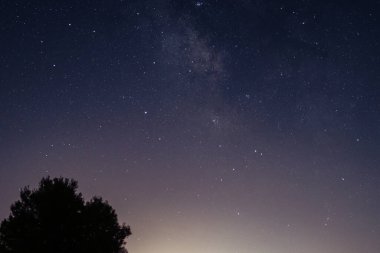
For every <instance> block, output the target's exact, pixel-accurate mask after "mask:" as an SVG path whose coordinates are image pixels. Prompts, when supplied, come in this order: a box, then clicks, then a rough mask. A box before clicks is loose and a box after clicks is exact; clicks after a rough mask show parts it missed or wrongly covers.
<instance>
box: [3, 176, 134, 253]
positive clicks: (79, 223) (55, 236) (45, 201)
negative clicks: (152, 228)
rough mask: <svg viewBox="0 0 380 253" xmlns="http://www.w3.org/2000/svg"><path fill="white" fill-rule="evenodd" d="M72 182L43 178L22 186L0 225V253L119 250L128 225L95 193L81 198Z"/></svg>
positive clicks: (127, 230) (105, 252) (96, 252)
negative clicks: (34, 185)
mask: <svg viewBox="0 0 380 253" xmlns="http://www.w3.org/2000/svg"><path fill="white" fill-rule="evenodd" d="M77 188H78V184H77V182H76V181H74V180H69V179H65V178H54V179H50V178H43V179H42V180H41V182H40V184H39V187H38V189H36V190H30V189H29V188H28V187H25V188H24V189H23V190H22V191H21V192H20V200H18V201H16V202H15V203H14V204H13V205H12V206H11V214H10V215H9V217H8V219H5V220H3V221H2V223H1V226H0V253H21V252H22V253H25V252H38V253H52V252H56V253H60V252H62V253H68V252H70V253H79V252H81V253H86V252H88V253H90V252H91V253H98V252H99V253H117V252H119V251H120V250H124V247H123V245H124V239H125V238H126V237H128V236H129V235H130V234H131V230H130V228H129V226H126V225H124V224H123V225H119V223H118V221H117V215H116V213H115V210H114V209H113V208H112V207H111V206H110V205H109V204H108V203H107V202H105V201H103V200H102V199H101V198H100V197H94V198H93V199H92V200H90V201H88V202H86V203H85V202H84V200H83V197H82V195H81V194H80V193H77V192H76V191H77Z"/></svg>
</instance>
